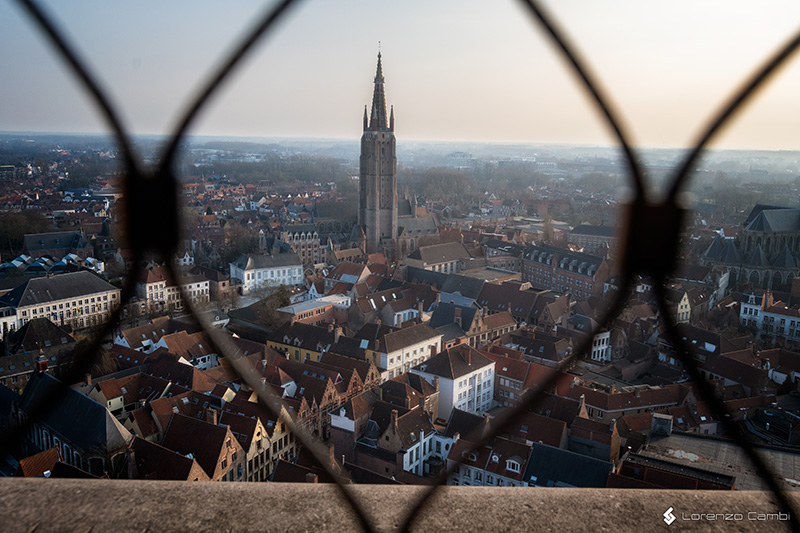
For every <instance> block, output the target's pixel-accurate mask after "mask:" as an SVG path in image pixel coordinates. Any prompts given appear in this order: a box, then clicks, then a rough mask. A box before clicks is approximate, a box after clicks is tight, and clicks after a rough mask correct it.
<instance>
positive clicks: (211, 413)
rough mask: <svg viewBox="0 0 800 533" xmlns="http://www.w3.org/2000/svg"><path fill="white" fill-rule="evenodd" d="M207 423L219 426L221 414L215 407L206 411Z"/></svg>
mask: <svg viewBox="0 0 800 533" xmlns="http://www.w3.org/2000/svg"><path fill="white" fill-rule="evenodd" d="M206 421H207V422H208V423H210V424H213V425H215V426H216V425H218V424H219V413H218V412H217V410H216V409H214V408H213V407H209V408H208V409H206Z"/></svg>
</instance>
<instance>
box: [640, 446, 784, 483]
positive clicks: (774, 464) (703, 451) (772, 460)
mask: <svg viewBox="0 0 800 533" xmlns="http://www.w3.org/2000/svg"><path fill="white" fill-rule="evenodd" d="M757 448H758V451H759V452H760V453H761V454H762V456H763V458H764V460H765V461H766V463H767V465H768V466H769V467H770V468H772V470H773V471H774V472H779V473H780V474H781V475H782V476H784V479H785V480H786V485H785V489H786V490H791V491H800V453H793V452H789V451H783V450H775V449H770V448H765V447H761V446H759V447H757ZM639 455H642V456H646V457H653V458H656V459H664V460H668V461H670V462H672V463H677V464H683V465H686V466H692V467H696V468H701V469H703V470H705V471H707V472H714V473H717V474H722V475H727V476H734V477H735V478H736V490H737V491H744V490H767V486H766V484H765V483H764V482H763V481H762V480H761V478H760V477H759V476H758V474H757V473H756V470H755V467H754V466H753V464H752V463H751V462H750V460H749V459H748V458H747V456H746V455H745V453H744V452H743V451H742V450H741V449H740V448H739V447H738V446H737V445H736V444H735V443H733V442H727V441H724V440H719V439H714V438H709V437H703V436H693V435H688V434H676V433H673V434H672V435H670V436H669V437H655V438H653V439H652V440H651V441H650V443H649V444H648V445H647V447H646V448H645V449H643V450H641V451H640V452H639Z"/></svg>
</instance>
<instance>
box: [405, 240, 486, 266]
mask: <svg viewBox="0 0 800 533" xmlns="http://www.w3.org/2000/svg"><path fill="white" fill-rule="evenodd" d="M408 257H409V258H410V259H419V260H422V261H424V262H425V263H427V264H429V265H435V264H438V263H445V262H449V261H458V260H464V261H469V260H470V258H471V257H472V256H471V255H469V252H468V251H467V247H466V246H464V245H463V244H462V243H460V242H446V243H444V244H434V245H432V246H421V247H419V248H417V249H416V250H414V251H413V252H412V253H411V254H409V256H408Z"/></svg>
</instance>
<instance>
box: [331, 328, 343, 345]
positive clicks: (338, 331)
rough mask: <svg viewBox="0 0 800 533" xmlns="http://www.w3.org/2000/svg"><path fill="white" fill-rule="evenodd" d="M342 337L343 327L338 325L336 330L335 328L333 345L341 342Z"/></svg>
mask: <svg viewBox="0 0 800 533" xmlns="http://www.w3.org/2000/svg"><path fill="white" fill-rule="evenodd" d="M341 336H342V326H338V325H337V326H336V327H335V328H333V343H334V344H336V343H337V342H339V339H340V338H341Z"/></svg>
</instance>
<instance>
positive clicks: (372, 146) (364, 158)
mask: <svg viewBox="0 0 800 533" xmlns="http://www.w3.org/2000/svg"><path fill="white" fill-rule="evenodd" d="M358 186H359V195H358V223H359V224H361V225H362V226H363V227H364V233H365V234H366V244H367V246H366V250H365V251H366V252H367V253H375V252H382V251H384V249H385V250H386V252H387V254H389V255H391V254H393V253H394V244H395V240H396V238H397V157H396V156H395V139H394V108H392V109H391V114H390V116H389V118H388V120H387V117H386V97H385V95H384V90H383V69H382V67H381V54H380V52H379V53H378V69H377V72H376V73H375V89H374V91H373V93H372V111H371V112H370V113H369V114H368V113H367V107H366V106H364V134H363V135H362V136H361V159H360V172H359V179H358Z"/></svg>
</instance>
